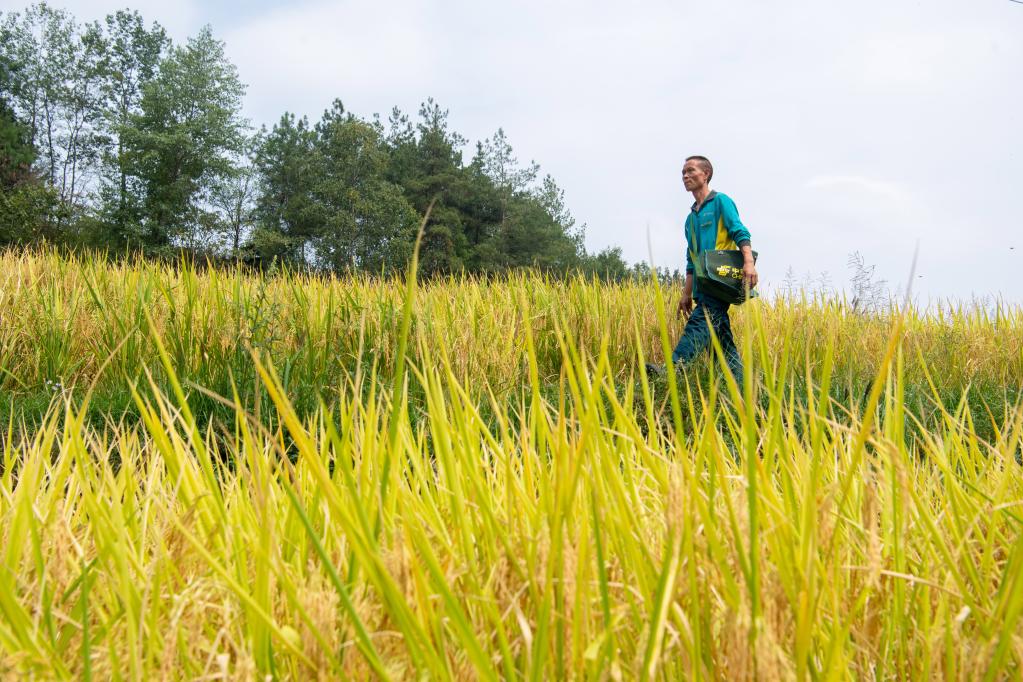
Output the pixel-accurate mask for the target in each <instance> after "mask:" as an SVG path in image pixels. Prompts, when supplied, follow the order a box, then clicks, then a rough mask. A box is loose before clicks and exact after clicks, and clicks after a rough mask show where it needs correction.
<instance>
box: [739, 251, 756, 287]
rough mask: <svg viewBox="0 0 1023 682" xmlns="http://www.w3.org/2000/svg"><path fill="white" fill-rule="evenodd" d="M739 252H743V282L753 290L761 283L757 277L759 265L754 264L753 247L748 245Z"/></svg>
mask: <svg viewBox="0 0 1023 682" xmlns="http://www.w3.org/2000/svg"><path fill="white" fill-rule="evenodd" d="M739 250H740V251H742V281H743V283H744V284H746V285H747V286H749V288H750V289H752V288H753V287H755V286H756V285H757V282H759V281H760V278H759V277H758V276H757V265H756V263H755V262H753V247H751V246H750V245H749V244H748V243H746V244H743V245H742V246H740V247H739Z"/></svg>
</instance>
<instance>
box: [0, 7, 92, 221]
mask: <svg viewBox="0 0 1023 682" xmlns="http://www.w3.org/2000/svg"><path fill="white" fill-rule="evenodd" d="M0 34H2V38H3V39H2V41H0V56H2V58H3V59H4V61H6V62H7V63H9V64H11V65H12V66H13V67H14V68H13V74H14V78H12V80H11V83H10V86H11V87H10V93H11V95H12V103H11V106H12V108H13V110H14V112H15V114H16V115H17V116H18V117H19V118H20V119H21V120H23V121H24V122H25V123H26V125H27V126H28V129H29V144H30V145H32V146H33V147H35V148H36V149H38V154H37V162H36V163H37V167H38V169H39V170H40V172H41V173H42V175H43V176H44V177H45V178H47V180H49V182H50V183H51V185H52V186H53V187H54V188H55V190H56V192H57V194H58V197H59V200H60V206H61V208H62V210H61V211H60V212H59V213H58V214H57V215H55V216H53V218H54V220H55V221H56V223H57V224H58V225H61V226H66V225H67V224H68V223H69V222H70V221H71V220H72V219H73V216H74V214H75V212H76V211H79V210H81V209H82V208H83V207H84V204H85V202H86V201H87V200H88V198H89V197H88V195H89V184H90V181H91V180H92V179H93V178H94V176H95V164H96V160H97V158H98V153H99V137H100V135H99V125H100V115H99V111H100V109H99V106H98V104H97V103H98V98H99V72H100V70H99V53H98V50H97V41H96V40H95V34H94V32H93V31H88V30H87V31H86V32H85V33H82V32H81V31H80V30H79V27H78V25H77V23H76V22H75V20H74V18H73V17H72V16H71V15H70V14H69V13H68V12H67V11H65V10H60V9H53V8H51V7H49V6H48V5H46V4H45V3H39V4H36V5H32V6H31V7H29V8H28V9H27V10H26V11H25V12H24V14H18V13H12V14H9V15H7V16H6V17H5V19H4V22H3V25H2V28H0Z"/></svg>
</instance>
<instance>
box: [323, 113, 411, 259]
mask: <svg viewBox="0 0 1023 682" xmlns="http://www.w3.org/2000/svg"><path fill="white" fill-rule="evenodd" d="M315 132H316V152H317V155H318V157H319V164H320V169H321V172H320V173H319V177H318V179H317V182H316V183H315V187H314V195H315V197H316V200H317V201H318V202H319V204H320V207H321V214H322V216H323V218H322V226H321V228H320V230H319V234H318V236H317V238H316V240H315V250H316V258H317V261H318V262H319V264H320V265H322V266H326V267H330V268H332V269H334V270H335V271H341V270H348V269H362V270H369V271H380V270H391V269H394V268H396V267H400V266H401V265H403V264H404V262H405V261H406V260H407V259H408V257H409V255H410V253H411V245H412V241H413V239H414V236H415V225H416V222H417V213H416V211H415V209H414V208H413V207H412V205H411V204H410V203H409V202H408V200H407V199H406V198H405V197H404V196H402V193H401V190H400V188H398V187H397V186H395V185H393V184H391V183H390V182H388V181H387V180H386V179H385V178H384V171H385V170H386V168H387V150H386V148H385V147H384V146H383V142H382V140H381V131H380V130H379V129H378V128H377V127H374V126H373V125H372V124H369V123H366V122H364V121H361V120H359V119H358V118H356V117H354V116H351V115H349V114H345V112H344V106H343V105H342V104H341V102H340V101H339V100H335V101H334V105H333V107H332V108H331V109H329V110H327V111H326V112H324V115H323V118H322V119H321V121H320V122H319V123H318V124H317V125H316V128H315Z"/></svg>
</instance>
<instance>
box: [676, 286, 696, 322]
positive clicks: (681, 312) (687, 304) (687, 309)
mask: <svg viewBox="0 0 1023 682" xmlns="http://www.w3.org/2000/svg"><path fill="white" fill-rule="evenodd" d="M691 312H693V295H692V294H691V293H689V292H685V291H684V292H682V298H680V299H679V301H678V316H679V317H683V318H685V317H689V313H691Z"/></svg>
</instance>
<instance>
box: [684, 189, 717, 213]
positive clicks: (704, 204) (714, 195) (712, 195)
mask: <svg viewBox="0 0 1023 682" xmlns="http://www.w3.org/2000/svg"><path fill="white" fill-rule="evenodd" d="M717 195H718V193H717V192H715V191H714V190H711V191H710V193H709V194H708V195H707V198H706V199H704V200H703V206H706V205H707V204H709V203H710V202H711V200H712V199H713V198H714V197H716V196H717ZM703 206H701V207H700V208H703ZM689 210H691V211H694V212H695V211H696V202H695V201H694V202H693V205H692V206H691V207H690V209H689Z"/></svg>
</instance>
